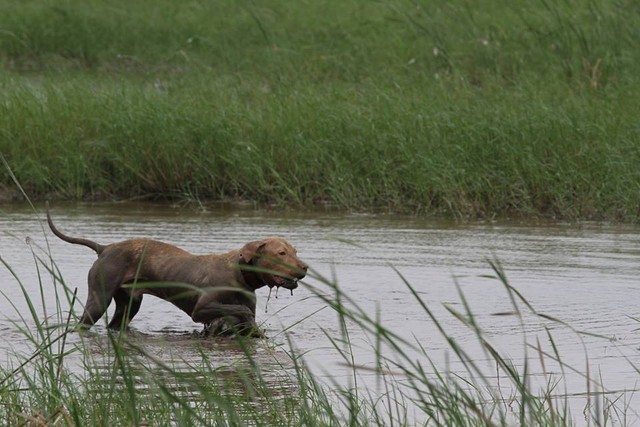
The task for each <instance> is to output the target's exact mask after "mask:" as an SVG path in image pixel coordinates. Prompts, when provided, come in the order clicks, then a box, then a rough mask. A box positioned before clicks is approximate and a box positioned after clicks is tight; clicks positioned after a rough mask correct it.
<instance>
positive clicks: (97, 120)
mask: <svg viewBox="0 0 640 427" xmlns="http://www.w3.org/2000/svg"><path fill="white" fill-rule="evenodd" d="M575 3H576V4H571V5H565V4H562V5H553V4H548V3H546V2H544V1H540V2H535V3H531V2H524V1H521V2H520V1H518V2H501V1H499V0H495V1H493V2H490V4H487V5H483V8H482V9H481V8H480V7H479V6H477V7H476V6H468V5H467V4H466V2H462V1H454V2H448V3H447V4H446V5H440V4H431V3H428V2H427V3H424V4H420V5H419V6H418V5H416V4H415V3H412V2H403V1H394V2H390V3H362V2H359V1H355V0H353V1H346V2H329V3H323V4H295V5H291V4H289V3H286V2H282V1H275V0H272V1H269V2H266V3H263V4H261V5H260V6H257V5H255V4H253V3H238V4H219V3H202V2H199V1H190V2H182V3H180V5H176V4H173V3H172V2H169V1H165V2H161V3H154V4H153V5H148V4H146V3H144V2H142V3H136V5H129V4H128V3H126V4H125V3H124V2H116V3H110V4H109V5H108V6H106V5H104V4H102V3H101V2H97V1H89V2H80V1H74V0H70V1H67V2H65V3H64V4H62V5H54V4H53V3H48V2H39V3H34V4H31V5H28V6H25V5H23V4H22V2H5V3H4V4H3V5H2V6H0V7H1V8H2V12H3V13H0V16H1V18H0V28H2V29H3V33H2V34H3V35H2V36H0V59H1V64H2V67H0V87H1V88H2V95H1V97H2V102H1V103H0V129H1V132H0V153H2V155H3V156H4V158H5V159H6V161H7V163H8V165H9V168H10V170H11V171H12V172H13V173H14V174H15V176H16V178H17V180H18V181H19V182H20V184H21V185H22V187H23V188H24V189H25V191H26V192H27V193H28V194H29V196H30V197H34V198H59V199H105V198H107V199H109V198H115V199H123V198H140V197H144V198H151V199H153V198H173V199H186V200H199V201H220V200H223V201H228V200H245V201H251V202H253V203H256V204H277V205H287V206H294V207H310V206H315V205H327V204H328V205H331V206H335V207H337V208H341V209H353V210H384V211H391V212H402V213H414V214H428V215H433V214H435V215H448V216H456V217H491V216H493V215H509V214H518V215H533V216H549V217H556V218H569V219H607V220H621V221H637V220H638V217H639V216H640V202H639V200H638V197H637V195H638V191H639V190H640V170H639V169H638V168H637V165H638V164H640V149H639V148H638V147H639V146H638V141H639V136H640V127H638V120H637V117H639V116H640V114H639V113H640V103H639V102H638V100H639V99H640V93H638V92H639V90H638V84H637V76H638V75H640V69H639V68H640V58H639V56H640V53H639V52H638V50H637V48H636V46H637V44H638V42H639V41H640V40H638V37H639V36H638V33H637V31H636V30H635V29H636V28H638V25H640V15H639V14H638V13H637V11H636V10H635V9H634V6H633V4H632V3H628V4H627V3H624V2H623V3H617V4H610V2H604V1H577V2H575ZM124 10H126V14H125V13H124V12H123V11H124ZM9 168H7V167H3V168H0V183H1V184H0V187H4V190H3V192H4V193H5V194H8V195H9V197H12V196H13V194H14V193H16V191H15V188H16V187H15V183H14V182H13V179H12V178H11V176H10V172H9Z"/></svg>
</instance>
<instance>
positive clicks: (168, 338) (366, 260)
mask: <svg viewBox="0 0 640 427" xmlns="http://www.w3.org/2000/svg"><path fill="white" fill-rule="evenodd" d="M40 208H42V207H41V206H40ZM41 212H42V210H41ZM53 217H54V221H55V222H56V224H57V226H58V227H59V228H60V229H61V230H62V231H63V232H66V233H67V234H70V235H74V236H83V237H87V238H90V239H92V240H96V241H98V242H100V243H109V242H114V241H118V240H123V239H125V238H132V237H150V238H155V239H159V240H163V241H166V242H169V243H173V244H175V245H178V246H180V247H182V248H184V249H186V250H188V251H190V252H193V253H198V254H202V253H216V252H226V251H228V250H230V249H234V248H238V247H240V246H242V245H243V244H244V243H246V242H248V241H251V240H256V239H259V238H261V237H264V236H271V235H279V236H283V237H285V238H286V239H287V240H289V241H290V242H292V243H293V244H294V245H296V246H297V248H298V252H299V256H300V257H301V258H302V259H303V260H305V261H306V262H307V263H308V264H309V265H310V266H311V267H312V270H313V272H312V274H310V276H313V277H310V278H308V279H307V280H305V285H302V286H301V287H300V288H298V289H297V290H296V291H295V292H294V294H293V296H291V295H290V294H289V292H288V291H286V290H281V291H280V292H279V295H278V296H277V298H275V292H274V293H273V294H272V295H271V297H270V299H269V302H268V304H267V299H268V294H269V291H268V290H267V289H260V290H258V292H257V295H258V312H257V320H258V322H259V323H261V322H262V327H263V328H265V329H266V333H267V335H268V336H270V337H271V338H272V340H271V343H275V344H276V345H282V348H283V349H285V348H286V347H287V345H288V344H286V339H285V334H284V333H283V331H285V330H286V331H287V333H288V334H289V336H290V337H291V339H292V342H293V343H294V346H295V347H296V349H297V350H298V351H300V352H304V353H305V354H306V358H307V360H308V361H309V363H310V365H311V366H312V368H313V369H314V371H315V372H317V373H318V375H320V376H330V377H331V378H333V379H334V380H336V381H338V382H339V383H341V384H349V383H350V381H351V375H352V374H351V370H350V369H348V368H346V367H345V362H344V359H343V358H342V357H341V356H340V355H339V353H338V352H337V351H336V350H335V349H334V348H333V345H332V343H331V341H330V340H329V338H328V337H333V338H336V337H340V336H341V327H340V323H339V321H338V316H337V315H336V313H335V312H334V311H333V310H332V309H330V308H329V307H327V306H326V305H325V304H324V303H323V302H322V301H321V299H319V298H317V297H314V296H313V292H312V291H311V290H310V289H309V288H307V287H306V286H312V287H314V288H315V289H317V290H318V291H319V292H326V293H329V294H330V293H331V292H332V290H331V289H330V288H329V287H327V286H326V285H324V284H323V283H322V281H321V280H318V279H317V276H321V277H326V278H329V279H334V278H335V279H336V280H337V282H338V284H339V285H340V287H341V289H342V290H343V291H344V292H345V293H346V294H347V295H349V296H350V297H351V298H353V299H354V301H356V302H357V303H358V305H359V306H360V307H361V308H362V309H363V310H364V311H365V312H366V313H368V314H369V315H370V316H372V317H376V316H379V318H380V319H381V320H382V322H383V324H384V325H385V326H386V327H388V328H389V329H391V330H394V331H396V332H397V333H398V334H400V335H401V336H402V337H405V338H407V339H408V340H410V341H412V342H417V343H419V344H420V345H421V346H422V347H423V348H424V349H425V351H426V353H427V354H428V355H429V357H430V358H431V359H432V361H433V362H434V363H435V364H436V365H437V366H438V367H439V369H442V370H446V369H450V370H451V371H452V372H454V373H461V374H462V375H464V369H463V367H462V365H461V364H460V363H459V362H457V361H456V360H455V358H452V357H451V350H450V348H449V347H448V346H447V343H446V340H445V339H444V338H443V337H442V336H441V335H440V334H439V332H438V329H437V327H436V325H435V324H434V322H433V321H432V320H431V319H429V318H428V316H426V314H425V311H424V310H423V308H422V307H421V306H420V304H419V303H418V302H417V301H416V299H415V298H414V297H413V296H411V295H410V292H409V289H408V287H407V285H406V284H405V282H404V280H406V281H407V282H408V283H410V284H411V285H412V286H413V287H414V288H415V290H416V292H417V293H418V295H419V296H420V297H421V298H422V299H423V300H424V301H425V302H426V304H427V305H428V307H429V308H430V309H431V310H432V311H433V312H434V314H435V316H436V318H437V319H438V320H439V322H440V323H441V325H442V326H443V328H444V329H445V331H447V333H448V334H450V335H451V336H452V337H454V338H455V340H456V342H457V343H458V344H459V345H461V346H463V347H464V348H465V349H467V351H469V352H470V354H471V355H472V357H473V358H474V359H475V361H476V362H477V363H478V364H479V365H480V366H481V367H483V369H486V375H487V376H488V377H489V378H493V379H494V380H495V381H496V384H497V385H496V384H493V385H492V387H495V388H496V389H499V378H497V377H496V375H495V366H494V365H495V363H492V362H491V359H490V358H488V357H487V355H486V354H485V353H484V352H483V351H482V350H481V348H480V347H479V346H478V344H477V338H476V336H475V334H474V333H472V331H471V330H470V329H469V328H468V327H467V326H465V325H463V324H462V323H461V322H460V321H459V320H457V319H456V318H455V317H454V316H452V315H451V314H450V313H449V312H448V311H447V308H446V307H449V308H451V309H453V310H457V311H461V312H464V310H465V308H464V305H463V304H462V303H461V297H460V292H461V293H462V294H463V295H464V298H465V299H466V301H467V303H468V304H469V306H470V307H471V311H472V313H473V314H474V319H475V321H476V322H477V323H478V324H479V325H480V326H481V327H482V328H483V330H484V331H485V333H486V336H487V337H488V338H489V339H490V341H491V342H492V343H493V344H494V345H495V346H496V347H497V348H499V349H500V350H501V351H502V352H503V354H505V355H508V356H510V357H512V358H513V361H514V363H515V364H516V366H518V367H520V368H522V366H523V360H524V356H523V355H524V353H525V351H526V352H528V355H529V357H530V359H531V360H530V364H531V366H530V367H529V368H530V369H531V378H532V380H533V381H539V382H540V383H541V384H544V383H546V382H547V381H548V380H549V376H553V375H558V374H559V372H560V368H559V366H558V365H557V364H556V363H553V362H552V361H551V360H550V359H547V360H546V361H545V369H542V368H541V364H540V362H539V356H538V354H537V353H536V351H535V350H534V349H532V348H528V349H526V350H525V340H526V342H527V343H529V344H531V345H533V346H538V345H539V346H540V348H541V349H542V350H543V351H545V352H548V353H553V351H554V350H553V347H552V345H551V343H550V341H549V338H548V335H547V330H548V331H550V332H549V333H550V334H551V336H552V337H553V340H554V343H555V345H556V346H557V348H558V351H559V353H560V354H561V356H562V360H563V362H564V363H566V364H567V365H570V366H572V367H575V368H576V369H578V370H579V371H580V372H586V371H587V365H588V366H589V372H590V373H591V376H592V377H593V378H594V379H597V378H596V377H601V378H602V383H603V384H602V387H603V391H605V392H607V393H609V394H608V395H607V396H609V397H608V399H611V400H614V399H615V398H616V397H618V396H624V398H623V399H621V400H623V401H624V402H625V404H627V403H629V402H633V401H635V400H637V399H636V398H635V396H634V394H633V393H631V392H627V393H623V391H625V390H627V391H628V390H635V389H637V388H638V384H637V383H638V380H639V379H640V375H638V374H637V372H636V371H635V369H634V367H633V366H632V364H636V365H640V354H639V353H638V348H639V347H640V339H639V335H640V333H639V332H638V331H637V329H638V327H639V324H638V322H637V321H636V320H635V318H638V317H639V316H640V313H638V311H640V309H639V307H638V301H639V300H640V281H639V278H640V262H639V261H640V228H639V227H637V226H630V225H606V224H605V225H602V224H591V223H589V224H580V225H574V224H564V223H546V222H538V223H519V222H496V223H492V222H487V223H473V224H468V223H465V224H461V223H455V222H446V221H434V220H428V219H419V218H412V217H392V216H375V215H349V214H342V213H318V212H313V213H296V212H284V213H283V212H280V211H259V212H256V211H253V210H237V209H236V210H225V209H216V210H207V211H197V210H194V209H192V208H187V207H182V208H180V207H171V206H164V205H157V204H144V203H139V204H135V203H101V204H63V203H56V204H55V206H54V210H53ZM42 218H43V215H42V214H41V215H40V216H39V217H38V216H36V215H35V214H34V213H33V212H32V211H31V210H30V209H29V208H28V207H27V206H26V205H17V204H7V205H0V256H1V257H2V259H3V260H4V261H5V262H6V263H7V265H9V266H10V267H11V268H12V269H13V271H14V273H15V275H16V276H17V277H18V278H19V279H20V280H21V282H22V283H23V285H24V286H25V288H26V290H27V292H28V293H29V294H30V295H31V296H32V298H33V299H35V300H36V301H40V288H39V285H38V283H39V282H38V269H36V267H35V265H36V264H35V262H34V256H33V254H32V251H31V248H34V252H35V253H36V254H38V255H43V252H41V250H40V249H39V248H43V249H44V248H47V247H49V248H50V253H51V254H53V259H54V261H55V264H56V265H57V267H58V268H59V270H60V273H61V275H62V277H63V278H64V280H65V282H66V283H67V285H68V286H69V287H70V288H72V289H73V288H76V287H77V289H78V297H79V299H80V301H81V302H83V301H84V299H85V297H86V291H87V289H86V274H87V271H88V269H89V267H90V266H91V264H92V263H93V261H94V260H95V254H94V253H93V252H92V251H91V250H89V249H88V248H85V247H82V246H77V245H70V244H68V243H65V242H62V241H60V240H58V239H57V238H55V236H53V235H52V234H51V233H50V232H49V230H48V229H44V231H43V227H44V226H45V224H44V223H43V222H39V221H38V220H39V219H40V220H41V219H42ZM45 236H46V237H47V239H45ZM27 238H29V241H30V243H26V241H25V240H26V239H27ZM488 260H499V262H500V264H501V265H502V267H503V269H504V271H505V272H506V274H507V277H508V280H509V283H510V284H511V285H512V286H514V287H515V288H516V289H517V290H518V291H519V292H520V293H521V294H522V295H523V296H524V297H525V298H526V300H527V301H528V302H529V303H530V304H531V305H532V306H533V307H534V308H535V310H537V312H539V313H543V314H545V315H547V316H551V317H553V318H557V319H560V320H562V321H563V322H567V323H568V324H570V325H571V326H572V327H573V328H575V329H576V330H579V331H586V332H589V333H591V334H597V335H600V336H601V337H594V336H591V335H584V334H579V333H576V332H575V330H572V329H571V328H569V327H566V326H563V325H562V324H560V323H558V322H554V321H553V320H549V319H541V318H539V317H536V316H532V315H525V316H524V317H522V320H520V319H519V318H518V317H517V316H513V315H506V314H508V313H512V312H513V311H514V306H513V304H512V301H511V299H510V298H509V295H508V293H507V291H506V290H505V287H504V286H503V285H502V284H501V282H500V281H498V280H495V279H494V278H491V277H488V276H491V275H493V274H494V272H493V271H492V269H491V267H490V265H489V262H488ZM39 273H40V274H41V275H42V277H43V283H44V284H45V289H44V291H45V295H44V300H45V301H46V304H45V306H46V309H47V313H46V314H47V315H50V314H51V313H53V312H55V303H54V301H55V293H54V286H53V284H51V280H50V278H49V277H48V274H47V273H46V271H44V268H43V267H40V270H39ZM403 278H404V279H403ZM47 284H49V285H50V287H47V286H46V285H47ZM0 289H1V290H2V292H3V293H4V297H0V312H1V313H2V317H0V330H1V331H2V336H3V339H2V340H0V359H1V360H7V359H9V358H10V357H11V355H13V354H15V353H23V352H27V351H28V348H29V347H28V344H27V343H26V342H25V338H24V336H23V335H22V334H21V333H19V332H17V331H16V328H15V326H14V324H13V323H12V322H16V323H18V324H22V322H23V320H21V318H20V316H21V315H22V316H24V317H25V318H27V320H26V322H27V323H29V322H30V320H28V319H29V316H28V312H27V305H26V302H25V298H24V297H23V295H22V290H21V289H20V286H19V285H18V283H17V281H16V280H15V278H14V277H13V276H12V274H11V273H10V272H9V271H8V269H7V268H1V269H0ZM10 302H11V303H12V304H13V305H14V306H15V307H14V306H12V304H10ZM61 304H62V306H63V308H64V307H68V305H67V304H66V300H63V301H62V302H61ZM37 305H38V310H39V311H40V314H41V315H44V314H45V313H44V309H43V308H42V307H41V304H37ZM519 307H520V309H522V310H523V311H525V312H527V309H526V307H525V306H524V304H519ZM75 310H76V311H77V312H78V313H79V311H80V307H79V306H76V308H75ZM131 326H132V329H133V331H134V333H136V334H138V336H139V337H140V340H141V342H143V344H144V345H145V346H147V348H149V349H150V350H151V351H152V352H156V353H157V354H161V355H163V357H166V358H168V359H180V358H183V359H186V360H189V359H194V358H197V357H199V350H197V349H196V347H197V346H196V345H195V344H194V345H190V344H185V343H193V342H199V341H201V340H198V339H197V338H193V337H192V335H191V333H192V332H194V331H198V330H199V329H200V327H199V325H198V324H195V323H193V322H192V321H191V320H190V318H189V317H188V316H186V315H185V314H184V313H182V312H181V311H179V310H178V309H176V308H175V307H173V306H172V305H171V304H169V303H166V302H164V301H162V300H159V299H156V298H154V297H151V296H145V301H144V302H143V304H142V308H141V310H140V313H139V314H138V315H137V317H136V318H135V319H134V321H133V322H132V324H131ZM348 330H349V334H350V339H351V343H352V345H353V346H354V362H355V364H356V365H358V366H364V367H365V368H373V367H374V360H375V358H374V355H373V351H372V348H373V347H372V346H373V345H374V343H372V342H370V339H369V338H367V335H366V334H364V333H363V332H362V331H361V330H360V329H359V328H358V327H356V326H354V325H349V327H348ZM96 331H98V332H104V328H103V327H102V326H98V327H97V328H96ZM175 343H179V344H175ZM538 343H539V344H538ZM174 344H175V345H174ZM208 346H209V348H210V351H211V354H212V355H213V356H214V357H217V358H219V359H220V361H221V363H222V362H224V361H225V360H227V359H228V358H233V357H234V353H233V352H232V351H230V350H229V348H228V346H224V345H222V346H220V345H218V344H216V341H212V342H211V343H210V344H208ZM220 348H222V349H220ZM283 351H284V350H283ZM264 352H265V353H268V354H269V355H270V357H272V356H273V354H274V352H273V351H267V350H265V351H264ZM410 352H411V351H410ZM258 353H260V350H258ZM276 353H277V351H276ZM415 357H420V354H419V353H416V354H415ZM534 362H536V363H537V365H536V363H534ZM265 363H267V362H266V359H265ZM534 365H535V366H534ZM359 374H360V376H361V377H362V378H363V379H362V380H361V383H360V384H361V385H362V384H364V385H367V383H368V382H370V384H369V385H371V386H372V387H373V386H375V379H374V375H373V373H371V372H370V371H369V370H367V369H361V370H359ZM400 380H401V379H400ZM586 383H587V380H586V379H585V378H583V377H582V376H581V375H579V374H572V373H571V372H569V373H568V374H567V377H566V381H565V382H564V383H563V384H562V386H561V387H558V389H557V390H556V392H557V394H558V395H563V394H568V395H575V396H576V397H575V398H572V399H573V401H574V402H575V407H574V408H573V409H572V410H573V412H574V416H577V417H578V418H579V417H580V416H581V412H582V410H583V409H584V406H585V405H586V403H587V400H586V398H584V397H583V396H582V395H581V394H582V393H585V392H586V391H587V386H586ZM590 389H591V391H593V390H594V386H593V385H591V386H590ZM636 403H637V402H636ZM637 407H639V408H640V405H637ZM629 408H634V406H633V405H630V406H629ZM629 408H628V409H627V412H628V415H629V416H630V417H631V418H632V419H635V418H636V417H638V414H637V412H634V410H633V409H629ZM638 419H639V420H640V417H638Z"/></svg>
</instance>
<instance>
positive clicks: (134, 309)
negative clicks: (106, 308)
mask: <svg viewBox="0 0 640 427" xmlns="http://www.w3.org/2000/svg"><path fill="white" fill-rule="evenodd" d="M113 299H114V300H115V302H116V311H115V313H113V318H112V319H111V322H109V328H110V329H120V328H121V327H123V326H124V327H125V328H126V327H127V325H128V324H129V322H130V321H131V319H133V317H134V316H135V315H136V314H137V313H138V310H140V306H141V305H142V295H139V296H132V295H131V293H130V292H127V291H125V290H123V289H118V290H117V291H116V293H115V295H114V296H113Z"/></svg>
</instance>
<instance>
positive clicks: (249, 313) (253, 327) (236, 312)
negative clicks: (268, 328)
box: [191, 298, 264, 337]
mask: <svg viewBox="0 0 640 427" xmlns="http://www.w3.org/2000/svg"><path fill="white" fill-rule="evenodd" d="M191 319H193V321H194V322H199V323H204V324H205V334H206V335H234V334H238V335H247V336H252V337H264V335H263V334H262V332H260V330H259V329H258V325H257V324H256V320H255V311H254V310H252V308H250V307H247V306H246V305H242V304H225V303H220V302H218V301H217V300H214V299H211V298H207V299H206V300H202V301H198V303H197V304H196V306H195V308H194V310H193V313H192V314H191Z"/></svg>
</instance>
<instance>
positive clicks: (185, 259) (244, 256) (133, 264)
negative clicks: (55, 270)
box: [47, 205, 308, 337]
mask: <svg viewBox="0 0 640 427" xmlns="http://www.w3.org/2000/svg"><path fill="white" fill-rule="evenodd" d="M47 222H48V224H49V227H50V228H51V231H53V234H55V235H56V236H58V237H59V238H60V239H62V240H64V241H65V242H69V243H73V244H79V245H84V246H87V247H89V248H91V249H93V250H94V251H95V252H96V253H97V254H98V259H97V260H96V261H95V262H94V263H93V266H92V267H91V269H90V270H89V278H88V284H89V295H88V297H87V302H86V304H85V307H84V312H83V314H82V317H81V318H80V324H81V326H83V327H85V328H90V327H91V326H92V325H93V324H94V323H95V322H97V321H98V320H99V319H100V318H101V317H102V316H103V315H104V313H105V312H106V310H107V307H108V306H109V304H110V303H111V301H112V300H114V301H115V302H116V310H115V313H114V315H113V317H112V319H111V321H110V322H109V325H108V326H109V328H116V329H118V328H122V327H126V326H127V324H128V323H129V322H130V321H131V319H133V317H134V316H135V315H136V314H137V313H138V310H139V309H140V305H141V304H142V297H143V295H144V294H151V295H155V296H157V297H159V298H162V299H164V300H166V301H169V302H171V303H173V304H174V305H175V306H176V307H178V308H179V309H181V310H182V311H184V312H185V313H187V314H188V315H189V316H190V317H191V319H193V320H194V321H195V322H200V323H203V324H205V332H206V333H207V334H213V335H230V334H240V335H249V336H254V337H261V336H263V334H262V332H260V330H259V329H258V326H257V324H256V320H255V315H256V295H255V291H256V289H259V288H261V287H263V286H268V287H270V288H272V287H274V286H276V287H283V288H286V289H291V290H293V289H295V288H297V287H298V280H300V279H302V278H303V277H304V276H305V275H306V272H307V268H308V266H307V264H305V263H304V262H303V261H301V260H300V259H299V258H298V256H297V251H296V249H295V248H294V247H293V246H292V245H291V244H290V243H288V242H287V241H286V240H284V239H281V238H277V237H271V238H266V239H263V240H257V241H253V242H249V243H247V244H245V245H244V246H243V247H242V248H240V249H236V250H232V251H230V252H227V253H224V254H210V255H192V254H190V253H189V252H187V251H185V250H183V249H180V248H178V247H176V246H173V245H170V244H167V243H163V242H159V241H156V240H150V239H130V240H124V241H122V242H118V243H112V244H109V245H101V244H99V243H96V242H93V241H91V240H88V239H83V238H78V237H70V236H67V235H65V234H63V233H62V232H60V231H59V230H58V229H57V228H56V227H55V226H54V224H53V221H52V219H51V215H50V214H49V208H48V205H47Z"/></svg>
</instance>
